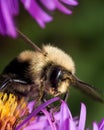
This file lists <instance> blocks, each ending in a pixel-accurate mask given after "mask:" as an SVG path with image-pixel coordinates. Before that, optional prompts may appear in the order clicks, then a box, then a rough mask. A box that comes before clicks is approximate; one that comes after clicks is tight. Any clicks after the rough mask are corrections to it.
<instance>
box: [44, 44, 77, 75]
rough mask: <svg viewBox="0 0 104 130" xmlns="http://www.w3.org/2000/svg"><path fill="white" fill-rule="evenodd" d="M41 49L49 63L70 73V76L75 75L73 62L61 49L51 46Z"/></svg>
mask: <svg viewBox="0 0 104 130" xmlns="http://www.w3.org/2000/svg"><path fill="white" fill-rule="evenodd" d="M43 49H44V51H45V52H46V53H47V54H48V55H47V57H48V60H49V61H52V62H54V63H55V64H56V65H60V66H62V67H64V68H65V69H66V70H68V71H70V72H72V74H74V73H75V65H74V61H73V60H72V58H71V56H70V55H68V54H66V53H65V52H64V51H62V50H61V49H59V48H57V47H54V46H51V45H46V46H43Z"/></svg>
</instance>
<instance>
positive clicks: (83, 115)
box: [78, 103, 86, 130]
mask: <svg viewBox="0 0 104 130" xmlns="http://www.w3.org/2000/svg"><path fill="white" fill-rule="evenodd" d="M85 122H86V106H85V105H84V104H83V103H81V112H80V119H79V125H78V130H84V128H85Z"/></svg>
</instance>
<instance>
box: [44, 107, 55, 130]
mask: <svg viewBox="0 0 104 130" xmlns="http://www.w3.org/2000/svg"><path fill="white" fill-rule="evenodd" d="M42 112H43V113H44V114H45V116H46V117H47V119H48V121H49V124H50V126H51V130H57V128H56V126H55V123H54V122H52V119H51V116H50V114H49V112H48V111H47V110H45V109H43V110H42Z"/></svg>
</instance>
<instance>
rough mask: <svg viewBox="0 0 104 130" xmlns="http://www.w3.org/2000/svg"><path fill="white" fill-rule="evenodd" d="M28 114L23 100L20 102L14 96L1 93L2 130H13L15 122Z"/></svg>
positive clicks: (0, 116)
mask: <svg viewBox="0 0 104 130" xmlns="http://www.w3.org/2000/svg"><path fill="white" fill-rule="evenodd" d="M28 113H29V112H28V107H27V103H26V102H25V100H24V99H23V98H22V99H21V100H18V98H17V97H16V96H15V95H14V94H7V93H3V92H0V130H12V129H13V126H14V124H15V122H16V121H17V120H18V119H19V118H20V117H22V116H24V115H27V114H28Z"/></svg>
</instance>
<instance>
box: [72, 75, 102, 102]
mask: <svg viewBox="0 0 104 130" xmlns="http://www.w3.org/2000/svg"><path fill="white" fill-rule="evenodd" d="M72 80H73V82H72V85H73V86H74V87H75V88H77V89H80V90H81V91H83V92H84V93H85V94H87V95H89V96H90V97H92V98H93V99H94V100H96V101H99V102H104V100H103V99H102V96H101V95H100V94H99V92H98V90H97V88H95V87H93V86H91V85H90V84H87V83H85V82H83V81H81V80H79V79H78V78H77V77H76V76H74V75H72Z"/></svg>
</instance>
